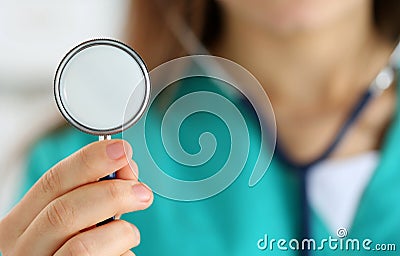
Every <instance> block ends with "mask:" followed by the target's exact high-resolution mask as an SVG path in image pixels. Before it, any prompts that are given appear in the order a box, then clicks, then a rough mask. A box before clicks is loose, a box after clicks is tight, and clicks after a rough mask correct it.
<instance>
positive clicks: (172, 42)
mask: <svg viewBox="0 0 400 256" xmlns="http://www.w3.org/2000/svg"><path fill="white" fill-rule="evenodd" d="M131 8H132V10H131V15H130V20H129V22H128V23H127V24H129V27H128V28H127V33H128V38H127V40H128V41H129V42H130V44H131V45H132V46H133V47H134V48H135V49H136V50H137V51H138V52H139V53H140V54H141V55H142V56H143V58H144V60H145V61H146V63H147V65H148V66H149V68H150V69H153V68H154V67H156V66H158V65H160V64H161V63H163V62H166V61H168V60H171V59H174V58H177V57H180V56H183V55H187V54H188V52H187V49H185V47H184V46H183V45H182V42H181V40H179V35H180V36H184V37H185V36H188V37H189V38H190V36H192V37H193V36H195V37H196V38H198V39H199V41H200V42H201V43H202V44H203V45H205V46H206V47H209V46H211V45H212V43H213V42H214V41H215V40H216V39H217V36H218V34H220V32H221V30H222V29H223V20H222V17H221V16H222V15H221V8H220V6H219V4H218V3H217V0H190V1H189V0H136V1H133V3H132V6H131ZM373 12H374V13H373V16H374V22H375V25H376V27H377V29H378V31H379V32H380V33H381V34H382V35H383V36H385V37H387V38H389V39H390V40H392V41H393V42H394V43H397V42H398V41H399V38H400V0H374V1H373Z"/></svg>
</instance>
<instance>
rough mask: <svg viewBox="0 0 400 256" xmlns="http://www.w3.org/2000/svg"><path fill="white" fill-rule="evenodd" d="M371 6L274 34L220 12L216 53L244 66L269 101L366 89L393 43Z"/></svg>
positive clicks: (306, 100)
mask: <svg viewBox="0 0 400 256" xmlns="http://www.w3.org/2000/svg"><path fill="white" fill-rule="evenodd" d="M371 16H372V10H371V6H369V5H367V4H365V6H364V8H359V9H358V10H357V12H356V13H354V12H352V13H349V14H348V15H346V16H345V17H341V19H340V20H337V21H334V22H332V23H331V24H326V25H325V26H323V27H319V28H313V29H310V30H303V31H294V32H291V33H277V32H276V31H269V30H268V29H267V28H265V27H262V26H255V25H253V24H250V23H249V22H250V21H248V20H245V19H243V18H242V17H240V15H235V13H230V12H229V11H227V12H225V13H224V24H225V28H224V32H223V33H222V35H221V37H220V38H219V41H218V42H217V44H216V45H215V46H216V47H215V48H214V52H215V53H216V54H217V55H220V56H222V57H226V58H228V59H231V60H233V61H236V62H237V63H239V64H241V65H243V66H244V67H245V68H247V69H248V70H249V71H250V72H251V73H252V74H253V75H255V77H256V78H257V79H258V80H259V81H260V83H261V84H262V85H263V87H264V89H265V90H266V92H267V93H268V95H269V96H270V97H271V100H272V101H275V100H276V101H281V99H282V100H284V101H286V102H288V101H291V102H297V103H299V104H302V103H303V104H313V105H315V104H318V102H321V101H323V102H326V101H327V100H328V101H329V100H332V101H337V100H338V99H340V98H342V96H344V95H348V94H349V92H350V93H358V92H359V91H361V90H365V86H367V85H368V84H369V81H371V80H372V79H373V78H374V76H375V75H376V74H377V72H378V71H379V70H380V69H381V68H382V67H383V66H384V65H385V64H386V62H387V60H388V57H389V55H390V52H391V48H392V45H391V44H390V43H389V42H387V41H385V40H384V39H383V38H382V37H380V36H379V35H378V33H377V31H376V30H375V27H374V24H373V21H372V17H371Z"/></svg>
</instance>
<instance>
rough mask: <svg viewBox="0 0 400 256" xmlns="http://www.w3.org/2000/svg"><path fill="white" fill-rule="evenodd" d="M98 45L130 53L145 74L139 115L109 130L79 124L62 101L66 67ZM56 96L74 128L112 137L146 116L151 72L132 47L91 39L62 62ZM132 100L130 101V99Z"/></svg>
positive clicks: (56, 84)
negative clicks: (63, 75) (62, 78)
mask: <svg viewBox="0 0 400 256" xmlns="http://www.w3.org/2000/svg"><path fill="white" fill-rule="evenodd" d="M96 45H110V46H114V47H117V48H119V49H121V50H123V51H125V52H126V53H128V54H129V55H130V56H131V57H132V58H133V59H134V60H135V61H136V63H137V64H138V65H139V67H140V69H141V71H142V73H143V77H144V83H145V96H144V100H143V102H142V104H141V106H140V108H139V111H138V113H137V114H136V115H135V116H134V117H132V118H131V119H129V120H128V121H127V122H122V124H121V125H119V126H117V127H114V128H109V129H95V128H92V127H89V126H87V125H85V124H83V123H81V122H79V121H78V120H76V119H75V118H74V117H73V116H72V115H71V114H70V113H69V112H68V111H67V109H66V107H65V105H64V102H63V100H62V97H61V93H60V91H61V83H60V81H61V77H62V74H63V72H64V69H65V67H66V66H67V64H68V63H69V61H70V60H71V59H72V58H73V57H74V56H75V55H76V54H77V53H79V52H81V51H83V50H85V49H87V48H89V47H92V46H96ZM54 96H55V100H56V104H57V107H58V109H59V110H60V112H61V114H62V115H63V116H64V118H65V119H66V120H67V121H68V122H69V123H70V124H72V125H73V126H74V127H76V128H78V129H79V130H81V131H83V132H86V133H89V134H92V135H98V136H105V135H112V134H116V133H120V132H122V131H123V130H126V129H128V128H129V127H131V126H132V125H134V124H135V123H136V122H137V121H139V119H140V118H141V116H142V115H143V114H144V112H145V110H146V107H147V105H148V103H149V100H150V77H149V72H148V70H147V67H146V64H145V63H144V61H143V59H142V58H141V57H140V56H139V54H137V53H136V52H135V51H134V50H133V49H132V48H131V47H129V46H127V45H126V44H124V43H122V42H120V41H117V40H115V39H103V38H102V39H91V40H88V41H85V42H83V43H81V44H79V45H77V46H75V47H74V48H73V49H71V50H70V51H69V52H68V53H67V54H66V55H65V57H64V58H63V59H62V60H61V62H60V64H59V66H58V68H57V71H56V75H55V78H54ZM129 100H130V99H129Z"/></svg>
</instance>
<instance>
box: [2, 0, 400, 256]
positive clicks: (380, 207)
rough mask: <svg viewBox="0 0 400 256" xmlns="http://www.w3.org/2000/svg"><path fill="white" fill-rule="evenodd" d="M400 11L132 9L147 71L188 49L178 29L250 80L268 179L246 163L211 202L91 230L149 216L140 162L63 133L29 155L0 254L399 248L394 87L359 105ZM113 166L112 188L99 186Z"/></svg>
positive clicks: (387, 4)
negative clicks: (269, 145)
mask: <svg viewBox="0 0 400 256" xmlns="http://www.w3.org/2000/svg"><path fill="white" fill-rule="evenodd" d="M399 11H400V4H399V2H398V1H394V0H393V1H378V0H376V1H372V0H351V1H348V0H346V1H344V0H341V1H333V0H332V1H321V0H314V1H312V0H309V1H272V0H269V1H255V0H253V1H244V0H220V1H218V2H214V1H207V2H206V1H191V2H187V1H168V2H165V1H159V2H158V1H157V2H155V1H154V2H153V1H137V2H135V3H134V4H133V8H132V12H133V14H132V15H131V17H132V20H131V22H130V28H131V26H132V29H131V31H132V34H131V35H130V38H131V43H132V45H133V46H134V48H135V49H137V50H138V51H139V53H140V54H141V55H142V56H143V57H144V59H145V61H146V63H147V64H148V65H149V66H150V68H153V67H156V66H157V65H159V64H161V63H163V62H165V61H167V60H169V59H172V58H175V57H178V56H181V55H184V54H185V51H183V48H182V47H177V45H179V44H180V43H181V42H179V40H178V39H177V37H176V35H177V34H178V35H182V33H187V31H186V30H184V29H185V26H181V25H182V24H181V23H179V22H180V21H186V22H187V24H188V25H189V26H190V27H191V29H192V30H193V31H194V32H195V34H196V35H197V36H198V38H200V39H201V41H202V42H203V43H204V44H205V45H206V46H207V48H208V49H209V51H210V52H211V53H212V54H215V55H219V56H222V57H226V58H228V59H231V60H233V61H235V62H237V63H239V64H241V65H242V66H244V67H245V68H247V69H248V70H249V71H250V72H251V73H252V74H253V75H254V76H255V77H256V78H257V79H258V80H259V81H260V83H261V84H262V86H263V88H264V90H265V91H266V92H267V94H268V95H269V97H270V99H271V102H272V105H273V107H274V111H275V115H276V121H277V129H278V148H277V152H276V154H275V156H274V158H273V160H272V163H271V166H270V168H269V171H268V173H267V175H266V177H264V179H263V180H262V181H261V182H260V183H259V184H258V185H257V186H256V187H255V188H253V189H249V188H248V187H247V186H246V185H247V179H246V178H247V177H248V175H246V173H247V174H249V173H248V172H249V170H251V166H247V169H246V168H245V170H244V171H243V172H244V173H245V174H244V175H241V176H240V177H239V178H238V179H237V180H236V181H235V183H234V184H233V185H232V186H231V187H229V188H228V189H226V190H225V191H223V192H222V193H220V194H219V195H216V196H215V197H212V198H209V199H206V200H202V201H197V202H178V201H172V200H168V199H165V198H163V197H159V196H156V195H155V196H154V199H155V201H154V204H153V205H152V207H150V208H149V209H147V210H146V211H143V212H135V213H130V214H126V215H124V216H123V218H124V219H125V220H116V221H113V222H111V223H108V224H106V225H103V226H98V227H96V226H93V225H95V224H96V223H99V222H100V221H102V220H104V219H106V218H109V217H110V216H113V215H119V214H123V213H127V212H131V211H139V210H143V209H145V208H147V207H149V206H150V204H151V203H152V202H153V194H152V193H151V192H150V190H149V189H148V188H147V187H146V186H144V185H143V184H142V183H140V182H138V181H137V179H136V178H135V177H136V176H135V174H133V173H132V172H131V170H130V169H131V168H130V167H129V166H136V165H135V163H134V162H133V161H132V160H127V159H130V158H131V156H132V150H131V149H129V150H128V151H127V153H126V154H127V157H125V153H124V150H123V147H124V145H125V147H128V148H130V147H129V146H128V145H127V143H126V142H123V141H120V140H112V141H103V142H95V143H91V144H90V145H88V146H86V147H84V148H82V149H80V150H78V149H79V148H80V147H82V146H83V145H85V144H87V143H89V142H91V141H93V138H92V137H89V136H86V135H82V134H80V133H78V132H75V131H72V130H69V129H68V130H63V131H61V132H57V133H55V134H53V135H51V136H49V137H48V138H46V139H44V140H43V141H42V142H40V143H39V145H38V146H37V147H36V148H35V150H34V151H33V153H32V157H31V163H30V166H29V171H30V175H31V178H30V181H33V180H36V179H37V178H38V177H39V176H40V175H42V174H43V173H44V175H43V176H42V178H40V179H39V181H38V182H37V183H36V184H35V185H33V187H32V188H31V190H30V191H29V192H28V193H27V194H26V196H25V197H24V198H23V199H22V200H21V202H20V203H19V204H18V205H17V206H16V207H15V208H14V209H13V211H12V212H11V213H10V214H9V215H8V216H7V217H6V218H4V219H3V220H2V221H1V223H0V249H1V252H3V254H4V255H133V253H132V252H131V251H130V250H129V249H130V248H132V247H135V246H137V245H138V244H139V241H140V240H141V245H140V246H139V247H138V248H137V249H135V252H136V253H137V254H139V255H204V254H207V253H209V254H210V253H211V254H213V255H265V254H268V255H307V254H312V255H314V254H315V255H318V254H321V255H342V254H344V253H350V254H354V255H369V254H371V255H376V253H377V252H376V251H373V250H372V249H377V248H376V247H375V245H377V244H378V243H382V244H384V243H394V244H396V243H397V245H398V246H399V245H400V244H399V243H400V221H399V216H400V206H399V204H397V203H396V200H398V199H397V198H398V195H399V193H400V188H399V186H398V184H397V181H398V180H399V178H400V174H399V172H398V171H397V170H398V169H399V167H400V162H399V161H398V158H399V155H398V152H396V151H397V145H396V141H397V140H399V139H400V119H399V117H400V116H399V109H398V107H397V106H396V102H397V97H398V95H397V94H396V90H395V89H396V88H395V86H393V85H392V86H391V87H390V88H388V89H386V90H384V91H383V92H382V94H381V95H379V97H373V98H370V97H366V98H365V95H367V94H366V92H367V91H368V88H369V85H370V83H371V81H373V80H374V78H375V77H376V75H377V74H378V73H379V71H380V70H382V69H383V68H384V67H385V66H386V65H387V63H388V60H389V57H390V55H391V53H392V51H393V49H394V47H395V45H396V43H397V42H398V39H399V32H400V21H399V18H398V17H400V13H399ZM166 24H173V26H172V27H171V30H172V31H170V30H167V29H165V28H164V26H168V25H166ZM161 46H162V47H161ZM186 50H188V49H186ZM363 99H365V100H363ZM248 115H249V116H248V119H252V118H254V116H252V112H251V111H248ZM343 127H345V129H342V128H343ZM255 130H256V129H254V133H256V132H255ZM338 131H340V132H338ZM332 141H333V142H334V143H332ZM326 149H328V150H326ZM75 150H78V151H77V152H76V153H74V154H72V155H71V156H69V157H67V156H68V155H69V154H70V153H71V152H72V151H75ZM140 150H141V149H140V148H135V152H140ZM63 158H65V159H64V160H62V161H61V162H59V163H58V164H56V165H54V167H52V168H50V167H51V166H52V165H53V164H55V163H56V162H57V161H59V160H61V159H63ZM131 161H132V162H131ZM138 161H139V163H140V157H139V159H138ZM129 162H130V165H129ZM248 165H251V162H249V164H248ZM332 167H334V168H333V169H334V171H333V170H330V169H332ZM49 168H50V169H49ZM174 168H179V166H173V167H171V169H174ZM47 169H49V171H47V172H45V171H46V170H47ZM133 169H134V170H133V171H134V172H137V171H138V168H137V167H135V168H133ZM114 170H119V171H118V178H119V179H117V180H114V181H104V182H95V181H96V180H97V179H98V178H100V177H103V176H105V175H107V174H108V173H110V172H113V171H114ZM318 170H319V171H318ZM343 170H345V171H343ZM141 171H143V172H145V171H146V166H141ZM313 173H316V175H314V174H313ZM321 173H322V175H321ZM361 180H362V181H363V182H360V181H361ZM315 181H317V182H315ZM319 181H320V182H319ZM318 182H319V183H318ZM347 187H349V188H353V189H350V190H349V189H346V188H347ZM341 190H344V191H346V192H345V193H340V191H341ZM324 193H325V194H324ZM343 202H346V204H343ZM324 203H325V204H324ZM128 221H132V222H133V223H135V225H137V227H139V229H140V231H141V235H139V231H138V228H137V227H136V226H133V225H131V224H129V222H128ZM341 225H343V226H341ZM339 227H342V228H346V229H347V230H349V232H350V233H349V234H348V237H350V238H355V239H359V240H360V241H361V242H362V246H364V244H363V242H364V241H363V239H366V238H368V239H370V240H371V241H372V242H371V243H369V242H368V241H367V245H366V247H365V246H364V247H361V248H360V250H355V249H354V250H346V248H340V247H336V248H335V246H334V245H335V243H336V245H338V244H339V243H338V240H336V242H335V240H334V239H337V238H338V237H337V236H336V235H335V230H334V229H335V228H339ZM339 235H340V237H342V238H345V234H343V233H340V234H339ZM140 237H141V238H140ZM302 238H312V239H314V240H315V241H317V247H315V248H313V246H312V244H311V242H310V241H309V240H301V239H302ZM279 239H282V241H283V242H279V241H278V240H279ZM293 239H299V241H300V244H299V246H298V247H296V241H294V240H293ZM324 239H326V240H327V241H324ZM292 240H293V241H292ZM285 241H286V242H285ZM302 241H306V245H307V246H302ZM330 243H332V246H331V247H329V246H328V245H331V244H330ZM321 245H322V246H321ZM308 246H310V247H309V248H308ZM285 248H286V249H285ZM368 248H370V250H368ZM263 250H268V251H267V252H264V251H263ZM343 250H345V252H343ZM389 255H390V253H389Z"/></svg>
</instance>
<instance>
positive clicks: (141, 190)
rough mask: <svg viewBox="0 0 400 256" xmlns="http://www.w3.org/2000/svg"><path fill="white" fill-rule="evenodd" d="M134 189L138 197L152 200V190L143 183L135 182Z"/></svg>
mask: <svg viewBox="0 0 400 256" xmlns="http://www.w3.org/2000/svg"><path fill="white" fill-rule="evenodd" d="M132 189H133V192H134V193H135V196H136V198H137V199H139V200H140V201H142V202H147V201H149V200H150V198H151V191H150V190H149V189H148V188H147V187H146V186H144V185H143V184H135V185H134V186H133V188H132Z"/></svg>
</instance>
